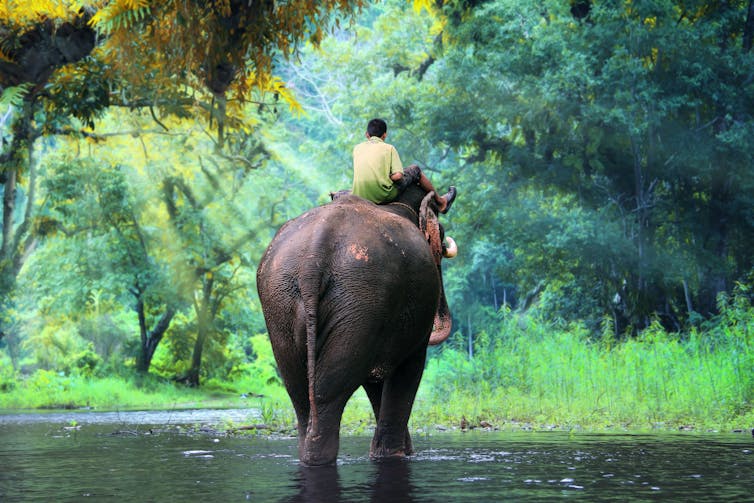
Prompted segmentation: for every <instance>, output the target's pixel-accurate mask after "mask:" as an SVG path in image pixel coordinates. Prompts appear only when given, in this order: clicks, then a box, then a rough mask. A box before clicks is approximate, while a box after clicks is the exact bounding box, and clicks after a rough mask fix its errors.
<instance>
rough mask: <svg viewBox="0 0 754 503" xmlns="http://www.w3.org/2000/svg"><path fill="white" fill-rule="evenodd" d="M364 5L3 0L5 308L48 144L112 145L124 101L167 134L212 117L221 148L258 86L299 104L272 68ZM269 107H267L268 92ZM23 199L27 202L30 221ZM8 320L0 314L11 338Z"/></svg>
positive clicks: (0, 246) (25, 253)
mask: <svg viewBox="0 0 754 503" xmlns="http://www.w3.org/2000/svg"><path fill="white" fill-rule="evenodd" d="M360 5H361V2H360V1H352V2H349V1H345V0H342V1H333V0H328V1H326V2H305V1H294V2H286V3H284V4H279V5H276V4H275V3H273V2H262V3H261V4H257V3H254V2H246V1H240V0H224V1H223V0H218V1H213V2H204V1H198V0H195V1H188V2H162V1H157V0H154V1H149V0H138V1H131V0H111V1H107V0H102V1H92V2H85V3H83V4H82V3H81V2H78V1H73V0H70V1H69V0H66V1H55V0H43V1H35V2H16V1H12V2H4V3H3V4H2V6H0V90H2V91H3V99H2V101H1V102H0V105H1V106H2V108H3V115H4V117H3V119H2V121H3V123H4V125H6V124H7V125H8V127H7V128H4V130H6V131H9V132H10V134H7V136H6V137H5V138H4V141H3V148H2V151H0V182H2V184H3V213H2V215H3V220H2V222H1V225H2V242H1V243H0V307H2V311H3V312H4V313H6V315H7V313H9V312H10V310H9V306H10V303H11V296H12V292H13V289H14V287H15V282H16V280H17V277H18V274H19V271H20V270H21V268H22V267H23V264H24V262H25V261H26V260H27V259H28V257H29V255H30V253H31V252H32V251H33V250H34V247H35V246H36V244H37V242H38V241H39V238H40V237H41V235H40V234H39V233H38V232H37V228H36V224H35V222H36V220H37V215H36V211H37V208H36V207H35V204H36V198H35V190H36V188H37V178H36V177H37V173H36V164H35V155H34V153H35V152H34V149H35V142H36V140H37V139H39V138H41V137H43V136H49V135H77V136H81V137H88V138H97V139H98V140H101V139H103V137H101V136H97V135H96V134H94V128H95V120H96V119H98V118H99V117H100V116H101V115H102V113H103V112H104V111H105V110H107V109H109V108H113V107H125V108H127V109H129V110H135V109H145V110H148V112H149V114H150V116H151V117H152V118H153V120H154V123H155V125H156V127H159V128H161V129H167V126H166V125H165V124H166V120H165V117H166V116H171V115H172V116H179V117H190V116H204V117H208V118H209V123H210V124H211V125H212V124H214V125H215V126H216V128H217V135H216V138H217V140H216V146H217V148H218V149H222V147H223V145H224V141H225V137H226V134H227V131H228V130H229V129H238V128H241V127H246V128H248V125H245V124H244V119H243V117H242V113H243V110H244V108H245V107H246V105H247V102H248V98H249V97H250V95H251V92H252V90H255V89H257V90H258V89H261V90H265V91H267V90H269V91H271V92H270V93H269V95H270V96H272V95H274V100H273V99H272V98H271V99H270V104H271V105H274V103H275V102H276V101H277V99H278V98H282V99H283V100H285V101H287V102H289V103H290V104H291V106H295V102H294V101H293V100H292V98H291V95H290V93H289V92H288V91H287V90H286V88H285V86H284V84H283V82H282V81H281V80H280V79H278V78H275V77H273V76H272V75H271V72H272V63H273V61H274V59H275V58H277V57H278V56H286V57H287V56H288V55H289V53H291V52H294V51H295V50H296V48H297V46H298V44H299V43H300V42H301V41H303V40H311V41H313V42H317V41H319V40H320V39H321V38H322V36H323V33H324V31H325V30H326V29H327V26H328V25H329V23H330V21H331V19H334V18H335V16H336V12H337V11H342V12H344V13H345V14H349V13H352V12H354V10H355V9H356V8H357V7H359V6H360ZM335 19H336V21H337V20H338V19H337V18H335ZM227 91H230V93H231V99H230V100H228V98H227V96H226V92H227ZM258 103H259V105H260V106H264V105H265V104H266V99H262V100H260V101H259V102H258ZM158 112H159V113H160V114H161V117H158ZM19 180H27V183H26V192H25V193H21V194H19V185H18V184H19ZM19 196H20V197H19ZM19 200H20V201H24V202H25V208H24V211H23V218H21V219H19V218H18V213H19V212H18V210H17V201H19ZM19 221H20V223H19ZM135 288H136V291H137V292H141V288H140V287H138V286H137V287H135ZM136 295H137V297H139V296H140V295H141V293H137V294H136ZM137 305H138V302H137ZM169 312H170V310H168V311H167V313H169ZM169 318H170V316H167V317H166V318H163V320H164V322H163V323H158V324H157V326H156V327H155V329H159V328H161V327H164V326H165V324H166V323H167V322H168V320H169ZM9 321H10V320H5V319H0V333H3V330H2V325H3V324H5V323H9ZM145 331H146V332H147V334H146V335H145V336H144V335H143V337H145V341H146V342H145V344H144V347H147V348H149V347H151V348H152V351H153V348H154V344H153V343H150V342H149V341H150V339H151V340H157V339H158V336H157V333H155V334H154V338H152V336H150V335H149V331H147V330H146V325H145V324H142V333H143V334H144V332H145ZM159 331H160V330H157V332H159ZM147 353H148V351H147V352H146V353H144V359H143V365H145V366H148V360H149V358H148V354H147Z"/></svg>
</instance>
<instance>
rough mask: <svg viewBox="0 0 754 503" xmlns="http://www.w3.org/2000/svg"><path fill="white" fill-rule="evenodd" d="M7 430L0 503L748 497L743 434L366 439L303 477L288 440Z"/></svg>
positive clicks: (113, 430) (17, 426) (169, 432)
mask: <svg viewBox="0 0 754 503" xmlns="http://www.w3.org/2000/svg"><path fill="white" fill-rule="evenodd" d="M218 414H220V415H222V414H221V413H218ZM9 417H10V416H7V415H6V416H2V415H0V501H2V502H16V501H24V502H25V501H82V500H90V501H101V500H114V501H125V502H128V501H138V502H142V501H201V500H208V501H278V502H325V501H326V502H352V501H356V502H361V501H380V502H383V501H390V502H401V501H406V502H410V501H416V502H425V501H443V502H444V501H504V500H508V501H522V500H523V501H527V500H528V501H542V500H552V499H561V498H568V499H579V500H582V501H594V500H601V501H602V500H616V501H626V500H632V501H654V500H676V501H692V500H693V501H723V500H725V501H742V500H751V499H752V495H753V494H754V470H753V469H752V468H754V439H752V437H751V435H748V434H747V435H744V434H705V435H702V434H686V433H684V434H656V435H628V434H611V435H599V434H585V433H579V434H570V435H569V434H568V433H542V432H540V433H536V432H517V433H496V432H471V433H466V434H460V433H442V434H437V435H429V436H426V435H425V436H419V435H417V436H416V437H415V439H414V444H415V447H416V449H417V455H416V456H413V457H412V458H410V459H409V460H404V461H389V462H381V463H375V462H370V461H369V459H368V457H367V450H368V448H369V438H367V437H345V438H343V439H342V442H341V452H340V457H339V461H338V466H337V467H329V468H304V467H300V466H299V465H298V462H297V457H296V441H295V439H293V438H274V437H267V436H223V435H213V434H211V433H210V434H208V433H202V434H197V433H190V434H189V433H184V432H185V431H196V429H195V428H194V429H191V430H187V429H183V430H181V429H178V428H177V427H173V428H165V423H162V424H159V425H153V426H149V425H147V424H146V423H143V422H139V423H138V424H137V425H136V426H134V425H128V424H127V423H125V424H124V423H123V422H122V421H121V422H104V423H102V422H97V421H94V420H92V421H81V420H78V419H77V420H73V421H72V420H71V419H70V416H66V418H63V417H61V418H58V419H61V420H59V421H57V420H54V421H47V422H45V421H40V420H38V419H35V420H30V421H24V420H23V419H22V418H21V419H18V418H16V419H14V420H12V421H11V420H9V419H8V418H9ZM48 417H52V416H48ZM91 417H95V416H91ZM176 424H177V421H174V422H173V425H174V426H175V425H176ZM190 424H193V425H196V422H195V418H193V417H192V418H191V420H190ZM216 424H217V423H214V425H216ZM211 426H213V425H211ZM209 431H211V428H210V429H209Z"/></svg>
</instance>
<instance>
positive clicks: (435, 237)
mask: <svg viewBox="0 0 754 503" xmlns="http://www.w3.org/2000/svg"><path fill="white" fill-rule="evenodd" d="M434 196H435V193H434V192H428V193H427V195H426V196H424V199H423V200H422V204H421V206H420V207H419V230H421V231H422V233H423V234H424V237H425V238H427V242H428V243H429V248H430V250H432V256H433V257H434V259H435V263H436V264H439V263H440V261H441V260H442V238H441V237H440V221H439V220H438V219H437V214H436V213H435V212H434V211H433V210H432V208H431V207H430V205H429V202H430V201H431V200H432V198H433V197H434Z"/></svg>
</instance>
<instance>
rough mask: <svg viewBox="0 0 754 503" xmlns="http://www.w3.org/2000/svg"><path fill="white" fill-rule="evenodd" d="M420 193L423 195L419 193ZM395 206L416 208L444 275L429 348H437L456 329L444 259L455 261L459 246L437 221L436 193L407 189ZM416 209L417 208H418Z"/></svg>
mask: <svg viewBox="0 0 754 503" xmlns="http://www.w3.org/2000/svg"><path fill="white" fill-rule="evenodd" d="M417 190H418V191H419V192H417ZM391 204H395V205H405V206H407V207H410V208H412V209H413V213H414V215H416V220H415V221H416V222H417V224H418V226H419V229H420V230H421V231H422V232H423V233H424V236H425V237H426V238H427V242H428V244H429V247H430V249H431V250H432V256H433V257H434V259H435V263H436V264H437V272H438V274H439V275H440V299H439V302H438V306H437V313H436V314H435V322H434V326H433V327H432V334H431V335H430V338H429V345H430V346H434V345H437V344H440V343H441V342H443V341H445V339H447V338H448V337H449V336H450V331H451V329H452V328H453V322H452V319H451V315H450V309H449V308H448V302H447V299H446V297H445V287H444V285H443V281H442V264H441V263H442V259H443V258H453V257H455V256H456V255H457V254H458V246H457V245H456V242H455V241H454V240H453V238H451V237H450V236H445V229H444V228H443V226H442V225H441V224H440V222H439V220H438V218H437V214H438V211H437V207H436V206H435V204H434V193H432V192H430V193H428V194H424V193H423V191H421V189H419V188H418V187H415V188H414V187H410V188H408V189H406V190H405V191H404V192H403V193H401V195H400V196H399V197H398V199H397V200H396V201H394V202H393V203H391ZM414 208H415V209H414Z"/></svg>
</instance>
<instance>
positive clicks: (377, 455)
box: [369, 427, 414, 459]
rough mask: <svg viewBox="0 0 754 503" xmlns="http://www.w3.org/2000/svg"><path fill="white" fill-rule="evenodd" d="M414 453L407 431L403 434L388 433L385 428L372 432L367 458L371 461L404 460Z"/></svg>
mask: <svg viewBox="0 0 754 503" xmlns="http://www.w3.org/2000/svg"><path fill="white" fill-rule="evenodd" d="M413 453H414V447H413V444H412V442H411V435H409V433H408V430H404V431H403V433H390V432H388V431H387V429H385V428H380V427H378V428H377V430H376V431H375V432H374V438H373V439H372V446H371V448H370V449H369V457H370V458H372V459H382V458H404V457H406V456H410V455H412V454H413Z"/></svg>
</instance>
